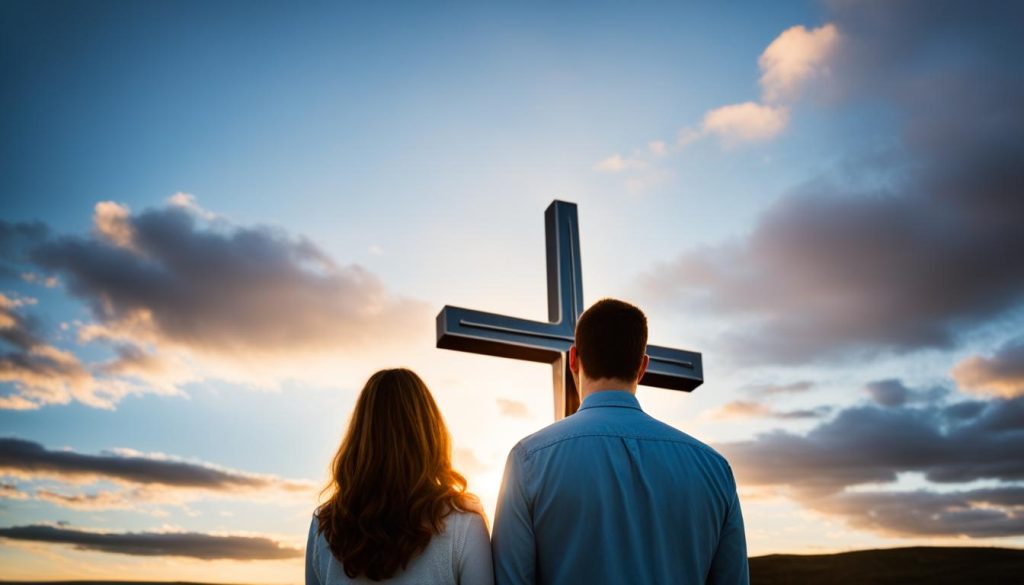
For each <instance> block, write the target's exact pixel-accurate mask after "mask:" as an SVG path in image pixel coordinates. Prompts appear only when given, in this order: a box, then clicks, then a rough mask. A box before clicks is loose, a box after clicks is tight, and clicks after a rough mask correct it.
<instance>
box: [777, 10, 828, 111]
mask: <svg viewBox="0 0 1024 585" xmlns="http://www.w3.org/2000/svg"><path fill="white" fill-rule="evenodd" d="M838 42H839V30H838V29H837V28H836V26H835V25H834V24H832V23H828V24H825V25H822V26H820V27H818V28H813V29H810V30H808V29H807V28H804V27H803V26H794V27H790V28H788V29H786V30H785V31H783V32H782V34H780V35H779V36H778V37H776V38H775V40H774V41H772V42H771V44H770V45H768V48H766V49H765V50H764V52H763V53H761V57H760V59H758V65H759V66H760V67H761V91H762V93H763V99H764V101H765V102H768V103H777V102H779V101H783V100H792V99H794V98H796V96H797V94H798V93H799V92H800V90H801V89H802V88H803V86H804V84H805V83H806V82H807V81H808V80H809V79H811V78H813V77H815V76H818V75H820V74H822V73H824V72H826V71H827V65H828V61H829V59H830V58H831V57H832V55H833V54H834V53H835V49H836V46H837V45H838Z"/></svg>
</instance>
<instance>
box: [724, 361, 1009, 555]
mask: <svg viewBox="0 0 1024 585" xmlns="http://www.w3.org/2000/svg"><path fill="white" fill-rule="evenodd" d="M892 382H893V381H886V384H878V385H876V387H886V386H888V387H890V388H893V387H895V384H893V383H892ZM900 386H902V384H900ZM903 390H904V392H901V393H898V394H899V396H898V397H896V398H894V399H891V400H890V399H889V398H892V396H890V395H889V394H885V396H886V404H885V405H884V406H883V405H880V404H865V405H859V406H853V407H850V408H846V409H843V410H841V411H839V412H838V413H837V414H836V415H835V416H834V417H833V418H831V419H829V420H827V421H825V422H822V423H820V424H819V425H817V426H816V427H814V428H813V429H811V430H810V431H808V432H807V433H806V434H797V433H792V432H788V431H783V430H776V431H772V432H769V433H763V434H760V435H758V436H757V437H755V438H754V439H751V440H746V441H738V442H732V443H723V444H718V445H716V448H717V449H719V450H720V451H722V453H724V454H725V455H726V457H727V458H728V459H729V461H730V463H731V464H732V465H733V467H734V469H735V470H736V473H737V477H738V480H739V482H740V484H741V485H747V486H780V487H784V488H787V489H789V490H791V491H792V493H793V494H794V495H795V496H796V497H797V498H798V500H799V501H801V502H803V503H804V504H806V505H808V506H811V507H813V508H815V509H818V510H821V511H825V512H829V513H834V514H839V515H842V516H845V517H847V519H848V520H850V522H851V523H852V524H854V525H857V526H862V527H869V528H875V529H879V530H883V531H886V532H892V533H899V534H923V535H936V534H945V535H957V534H967V535H971V536H1005V535H1009V534H1024V527H1022V525H1021V523H1020V520H1019V519H1018V518H1017V513H1016V512H1015V508H1017V507H1019V506H1020V505H1021V504H1022V502H1024V501H1022V500H1021V499H1020V497H1021V493H1022V491H1024V487H1018V486H1015V484H1016V483H1018V482H1021V481H1024V458H1021V457H1020V453H1022V452H1024V399H1010V400H991V401H986V402H982V401H962V402H956V403H953V404H946V403H945V402H944V401H943V400H942V399H941V396H940V395H938V394H936V393H934V392H931V391H919V390H910V389H906V388H903ZM908 394H909V395H916V396H919V397H922V398H920V400H919V402H920V405H914V404H913V403H912V402H908V401H907V400H906V397H907V395H908ZM899 398H902V399H903V400H899ZM907 472H916V473H920V474H922V475H923V476H924V478H925V479H927V480H929V481H930V482H933V483H936V484H950V485H951V486H953V485H955V484H962V483H966V482H972V481H976V480H996V481H999V482H1004V483H1006V484H1009V485H1006V486H1002V487H999V488H992V489H988V488H986V489H980V490H967V491H959V492H948V493H946V492H937V491H933V490H922V491H917V492H902V491H886V490H884V489H882V490H881V491H879V490H875V491H860V489H853V490H851V489H849V488H855V487H856V486H867V485H870V484H885V483H890V482H894V481H896V480H897V478H898V477H899V475H900V474H902V473H907ZM1013 497H1016V498H1017V499H1016V500H1014V499H1012V498H1013ZM901 503H902V505H904V506H908V507H910V506H915V505H919V507H918V508H916V509H912V510H903V511H900V513H899V514H896V513H888V512H889V511H895V510H897V509H898V508H899V507H900V505H901ZM927 510H931V512H927ZM876 516H877V517H876ZM881 516H886V517H885V518H881Z"/></svg>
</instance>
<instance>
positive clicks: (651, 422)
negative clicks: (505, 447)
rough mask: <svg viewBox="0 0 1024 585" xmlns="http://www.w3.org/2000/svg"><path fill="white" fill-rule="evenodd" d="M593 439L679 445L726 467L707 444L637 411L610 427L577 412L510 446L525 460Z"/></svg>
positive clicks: (606, 423)
mask: <svg viewBox="0 0 1024 585" xmlns="http://www.w3.org/2000/svg"><path fill="white" fill-rule="evenodd" d="M595 437H596V438H601V437H608V438H616V439H634V440H638V441H658V442H664V443H673V444H676V445H679V448H680V449H681V450H693V451H694V452H695V453H700V454H701V455H703V456H704V457H707V458H710V459H713V460H716V461H718V462H719V463H721V464H723V465H725V466H728V461H727V460H726V459H725V457H724V456H723V455H722V454H721V453H719V452H718V451H716V450H715V449H714V448H712V447H711V446H710V445H708V444H706V443H704V442H702V441H700V440H699V439H697V438H695V437H693V436H692V435H689V434H688V433H685V432H683V431H681V430H679V429H677V428H675V427H673V426H672V425H670V424H668V423H665V422H662V421H660V420H658V419H656V418H654V417H652V416H650V415H648V414H647V413H644V412H643V411H637V416H635V417H631V418H630V419H629V420H620V421H616V422H615V423H612V424H609V423H608V422H607V421H604V420H595V419H592V418H589V417H588V416H587V415H582V414H580V413H577V414H574V415H572V416H569V417H566V418H564V419H562V420H560V421H556V422H554V423H552V424H549V425H548V426H546V427H544V428H542V429H540V430H539V431H536V432H534V433H532V434H530V435H527V436H526V437H523V439H521V440H520V441H519V442H518V443H516V445H515V447H513V451H514V452H518V453H519V456H520V457H522V458H523V459H528V458H530V457H531V456H533V455H534V454H536V453H538V452H541V451H545V450H548V449H553V448H554V449H557V448H558V446H559V445H563V444H566V443H570V442H573V441H576V440H584V439H589V438H595Z"/></svg>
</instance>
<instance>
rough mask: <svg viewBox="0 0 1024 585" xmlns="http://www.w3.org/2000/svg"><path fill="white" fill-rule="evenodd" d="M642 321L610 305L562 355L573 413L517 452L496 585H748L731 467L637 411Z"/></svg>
mask: <svg viewBox="0 0 1024 585" xmlns="http://www.w3.org/2000/svg"><path fill="white" fill-rule="evenodd" d="M646 347H647V318H646V317H645V316H644V314H643V312H641V311H640V309H638V308H636V307H634V306H633V305H630V304H628V303H624V302H622V301H618V300H613V299H605V300H602V301H600V302H598V303H596V304H595V305H594V306H592V307H590V308H589V309H587V311H586V312H584V313H583V315H582V316H581V317H580V320H579V323H578V324H577V325H576V345H575V347H573V348H572V349H571V350H570V351H569V367H570V369H571V370H572V374H573V378H574V379H575V381H576V387H577V388H578V389H579V392H580V398H581V399H582V403H581V404H580V409H579V411H578V412H576V414H573V415H572V416H569V417H567V418H565V419H563V420H561V421H558V422H556V423H554V424H552V425H550V426H548V427H546V428H544V429H541V430H540V431H538V432H537V433H534V434H532V435H530V436H529V437H526V438H525V439H523V440H522V441H520V442H519V443H518V444H516V446H515V447H514V448H513V449H512V451H511V452H510V453H509V456H508V462H507V463H506V465H505V477H504V480H503V481H502V487H501V494H500V495H499V497H498V509H497V513H496V515H495V519H494V533H493V537H492V549H493V553H494V570H495V582H496V583H497V585H518V584H525V583H529V584H533V583H544V584H548V583H550V584H557V585H562V584H572V583H581V584H587V585H594V584H601V583H614V584H617V585H621V584H630V583H637V584H648V583H652V584H653V583H705V582H706V583H729V584H733V583H739V584H746V583H749V579H750V578H749V574H748V569H747V545H746V539H745V537H744V532H743V517H742V515H741V513H740V503H739V499H738V498H737V495H736V482H735V480H734V479H733V474H732V470H731V468H730V467H729V464H728V462H727V461H726V460H725V458H723V457H722V456H721V455H719V454H718V453H717V452H715V451H714V450H713V449H711V448H710V447H708V446H707V445H705V444H703V443H701V442H700V441H698V440H696V439H694V438H693V437H691V436H689V435H687V434H686V433H683V432H681V431H679V430H676V429H675V428H673V427H670V426H669V425H667V424H664V423H662V422H659V421H658V420H655V419H654V418H652V417H650V416H649V415H647V414H645V413H644V412H643V410H641V409H640V403H639V402H637V399H636V396H635V394H636V386H637V383H638V382H639V380H640V378H641V377H642V376H643V374H644V371H645V370H646V368H647V361H648V358H647V355H646V354H645V350H646Z"/></svg>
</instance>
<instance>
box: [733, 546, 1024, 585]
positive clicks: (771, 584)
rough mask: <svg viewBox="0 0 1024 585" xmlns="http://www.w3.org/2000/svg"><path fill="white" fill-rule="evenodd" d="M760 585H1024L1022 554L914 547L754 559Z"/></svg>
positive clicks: (1004, 550)
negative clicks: (1013, 584) (805, 584)
mask: <svg viewBox="0 0 1024 585" xmlns="http://www.w3.org/2000/svg"><path fill="white" fill-rule="evenodd" d="M750 580H751V583H756V584H757V585H790V584H792V585H797V584H800V585H802V584H804V583H829V584H834V585H846V584H847V583H849V584H854V583H856V584H859V585H882V584H884V585H890V584H893V585H894V584H896V583H900V584H917V583H928V584H930V585H947V584H954V583H955V584H958V585H960V584H965V583H966V584H969V585H982V584H986V583H1000V584H1003V583H1005V584H1010V583H1024V550H1022V549H1011V548H981V547H962V548H959V547H910V548H890V549H878V550H858V551H852V552H845V553H837V554H831V555H767V556H763V557H753V558H751V559H750Z"/></svg>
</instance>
